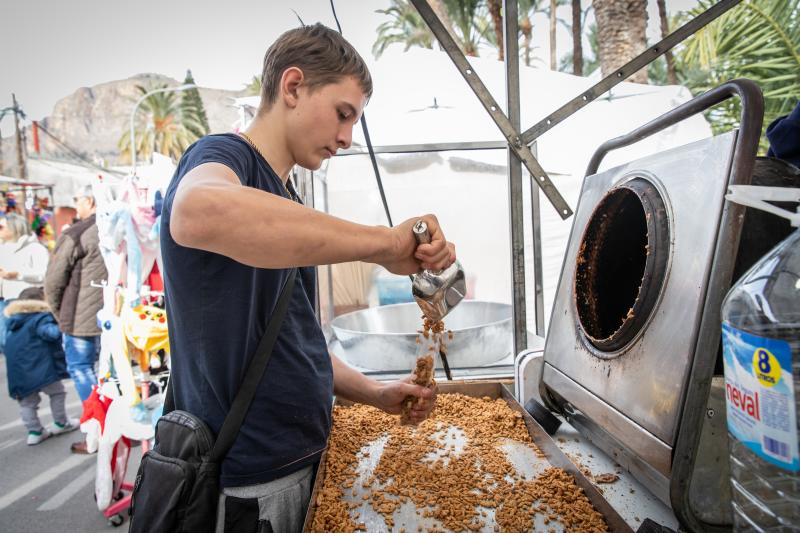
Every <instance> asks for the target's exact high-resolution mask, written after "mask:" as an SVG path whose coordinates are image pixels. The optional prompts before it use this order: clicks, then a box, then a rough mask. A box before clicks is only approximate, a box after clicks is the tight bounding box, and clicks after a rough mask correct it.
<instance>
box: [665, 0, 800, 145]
mask: <svg viewBox="0 0 800 533" xmlns="http://www.w3.org/2000/svg"><path fill="white" fill-rule="evenodd" d="M713 3H714V2H713V1H711V0H700V3H699V5H698V6H697V7H696V8H695V9H693V10H691V11H688V12H686V13H684V14H682V15H681V16H680V17H679V18H680V20H681V21H685V20H687V19H689V18H692V17H695V16H697V15H698V14H699V13H701V12H702V11H703V10H705V9H708V8H709V7H710V6H711V5H712V4H713ZM676 59H677V60H678V61H677V62H678V67H679V71H680V72H681V75H682V77H683V78H684V83H685V84H686V85H688V86H689V88H690V89H691V90H692V92H693V93H695V94H697V93H700V92H703V91H706V90H708V89H710V88H713V87H715V86H717V85H719V84H720V83H723V82H725V81H728V80H730V79H732V78H739V77H745V78H750V79H751V80H753V81H755V82H756V83H758V85H759V86H760V87H761V89H762V90H763V92H764V124H765V125H767V124H769V123H770V122H771V121H773V120H774V119H775V118H777V117H779V116H781V115H784V114H787V113H789V112H790V111H791V110H792V108H793V107H794V105H795V104H796V103H797V99H798V95H800V0H746V1H745V2H743V3H741V4H740V5H738V6H737V7H736V8H734V9H732V10H730V11H728V12H727V13H725V14H724V15H722V16H721V17H720V18H718V19H717V20H715V21H714V22H712V23H711V24H709V25H708V26H706V27H705V28H703V29H701V30H700V31H698V32H697V33H695V34H694V35H693V36H691V37H690V38H689V39H687V40H686V41H685V42H684V43H683V45H682V46H681V48H680V49H679V51H678V52H677V54H676ZM739 105H740V104H739V101H738V100H736V99H729V100H726V101H725V103H724V104H721V105H719V106H716V107H715V108H713V109H712V110H711V111H710V113H709V114H708V117H709V120H710V121H711V125H712V128H713V129H714V131H715V132H718V131H727V130H729V129H731V128H732V127H735V126H736V125H737V124H738V122H739V110H740V107H739ZM766 146H767V141H766V139H764V138H763V137H762V140H761V147H762V149H765V148H766Z"/></svg>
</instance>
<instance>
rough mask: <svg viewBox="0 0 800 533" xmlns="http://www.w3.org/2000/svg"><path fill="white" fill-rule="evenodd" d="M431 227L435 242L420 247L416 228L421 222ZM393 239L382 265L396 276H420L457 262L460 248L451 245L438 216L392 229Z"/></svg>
mask: <svg viewBox="0 0 800 533" xmlns="http://www.w3.org/2000/svg"><path fill="white" fill-rule="evenodd" d="M420 219H422V220H424V221H425V223H426V224H427V225H428V232H429V233H430V236H431V242H430V243H428V244H420V245H417V241H416V239H415V238H414V232H413V231H412V228H413V227H414V224H416V222H417V221H418V220H420ZM390 235H391V239H392V246H391V252H390V253H389V257H387V258H385V259H383V260H381V261H379V264H380V265H381V266H383V267H384V268H386V269H387V270H388V271H389V272H392V273H393V274H400V275H402V274H416V273H417V272H419V271H420V270H421V269H428V270H442V269H445V268H447V267H449V266H450V265H451V264H453V262H454V261H455V260H456V248H455V245H454V244H453V243H450V242H447V239H445V237H444V233H443V232H442V228H441V226H439V221H438V220H437V219H436V216H434V215H423V216H421V217H414V218H410V219H408V220H406V221H405V222H403V223H402V224H398V225H397V226H395V227H393V228H391V230H390Z"/></svg>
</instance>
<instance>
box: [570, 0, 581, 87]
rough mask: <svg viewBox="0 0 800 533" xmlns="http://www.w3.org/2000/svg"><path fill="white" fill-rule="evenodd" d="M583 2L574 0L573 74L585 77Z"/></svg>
mask: <svg viewBox="0 0 800 533" xmlns="http://www.w3.org/2000/svg"><path fill="white" fill-rule="evenodd" d="M582 15H583V11H582V10H581V0H572V73H573V74H575V75H576V76H583V32H582V30H581V28H583V24H582V21H581V16H582Z"/></svg>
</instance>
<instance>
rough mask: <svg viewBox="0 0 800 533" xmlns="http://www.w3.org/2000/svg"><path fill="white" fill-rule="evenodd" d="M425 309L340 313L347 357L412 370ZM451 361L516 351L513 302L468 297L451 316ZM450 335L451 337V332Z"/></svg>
mask: <svg viewBox="0 0 800 533" xmlns="http://www.w3.org/2000/svg"><path fill="white" fill-rule="evenodd" d="M421 315H422V313H421V312H420V309H419V306H417V304H416V303H406V304H396V305H384V306H381V307H372V308H369V309H362V310H360V311H355V312H353V313H348V314H346V315H342V316H338V317H336V318H335V319H333V321H332V322H331V327H332V328H333V331H334V333H335V334H336V338H337V339H338V340H339V342H340V343H341V346H342V351H343V353H342V355H343V356H344V359H345V360H346V361H347V362H348V363H350V364H352V365H354V366H357V367H359V368H364V369H370V370H410V369H412V368H414V363H415V362H416V358H417V353H418V345H417V343H416V340H417V337H418V335H419V334H418V333H417V330H419V329H421V328H422V318H421ZM445 329H448V330H450V331H452V332H453V339H452V340H450V341H447V359H448V361H449V362H450V366H451V367H453V368H456V367H462V368H463V367H475V366H483V365H488V364H491V363H494V362H495V361H498V360H500V359H503V358H504V357H507V356H508V355H509V354H510V353H511V349H512V333H511V305H509V304H502V303H494V302H480V301H475V300H465V301H462V302H461V304H459V305H458V307H456V308H455V309H454V310H453V311H452V312H450V314H448V315H447V317H446V319H445ZM445 338H446V337H445Z"/></svg>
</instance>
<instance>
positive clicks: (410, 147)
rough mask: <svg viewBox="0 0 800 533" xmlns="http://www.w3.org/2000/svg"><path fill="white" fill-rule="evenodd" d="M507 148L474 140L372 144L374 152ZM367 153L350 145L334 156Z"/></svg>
mask: <svg viewBox="0 0 800 533" xmlns="http://www.w3.org/2000/svg"><path fill="white" fill-rule="evenodd" d="M506 148H508V143H507V142H506V141H475V142H471V141H470V142H454V143H423V144H394V145H386V146H373V147H372V149H373V151H374V153H376V154H416V153H420V152H454V151H461V150H463V151H469V150H499V149H503V150H505V149H506ZM367 153H369V150H368V149H367V147H366V146H351V147H350V148H348V149H347V150H339V151H338V152H336V155H335V156H334V157H341V156H348V155H364V154H367Z"/></svg>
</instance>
